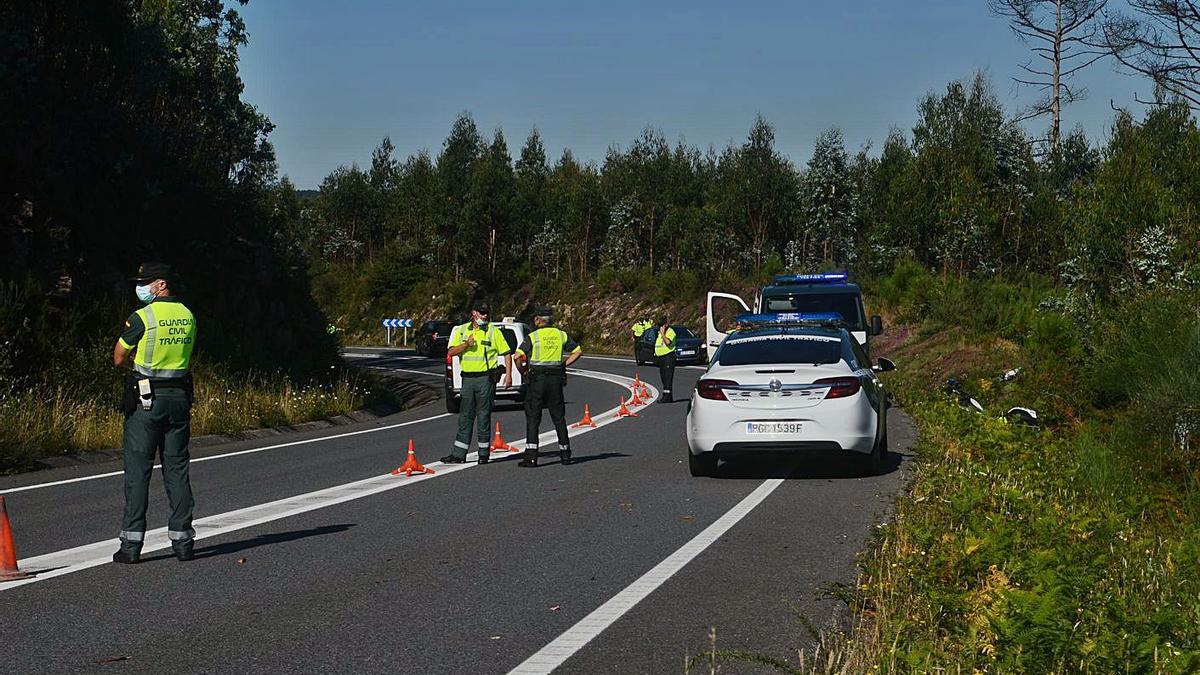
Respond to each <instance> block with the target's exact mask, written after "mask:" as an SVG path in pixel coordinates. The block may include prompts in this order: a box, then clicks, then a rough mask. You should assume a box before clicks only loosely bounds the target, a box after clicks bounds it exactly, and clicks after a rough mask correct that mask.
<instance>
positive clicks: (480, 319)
mask: <svg viewBox="0 0 1200 675" xmlns="http://www.w3.org/2000/svg"><path fill="white" fill-rule="evenodd" d="M486 323H487V319H485V318H483V317H482V316H479V317H475V325H476V326H479V327H480V328H483V326H484V324H486Z"/></svg>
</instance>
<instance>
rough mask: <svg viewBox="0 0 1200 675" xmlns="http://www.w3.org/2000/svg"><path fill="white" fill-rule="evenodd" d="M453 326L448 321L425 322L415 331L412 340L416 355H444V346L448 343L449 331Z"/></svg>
mask: <svg viewBox="0 0 1200 675" xmlns="http://www.w3.org/2000/svg"><path fill="white" fill-rule="evenodd" d="M452 330H454V324H452V323H450V322H449V321H426V322H425V323H423V324H421V328H420V330H418V331H417V337H416V338H415V339H414V340H413V344H414V346H415V347H416V350H417V354H419V355H421V356H441V355H443V354H445V353H446V345H447V344H449V342H450V331H452Z"/></svg>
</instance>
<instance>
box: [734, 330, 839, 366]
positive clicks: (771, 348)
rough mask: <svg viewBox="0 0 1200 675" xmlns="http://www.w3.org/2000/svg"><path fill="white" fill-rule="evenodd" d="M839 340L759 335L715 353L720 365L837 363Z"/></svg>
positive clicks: (805, 336) (801, 336)
mask: <svg viewBox="0 0 1200 675" xmlns="http://www.w3.org/2000/svg"><path fill="white" fill-rule="evenodd" d="M841 360H842V341H841V340H839V339H837V338H828V337H822V336H815V335H811V336H810V335H763V336H759V337H751V338H743V339H741V340H734V341H729V342H726V343H725V344H723V345H721V350H720V352H719V353H718V354H717V363H719V364H721V365H722V366H751V365H765V364H773V363H810V364H817V363H837V362H838V361H841Z"/></svg>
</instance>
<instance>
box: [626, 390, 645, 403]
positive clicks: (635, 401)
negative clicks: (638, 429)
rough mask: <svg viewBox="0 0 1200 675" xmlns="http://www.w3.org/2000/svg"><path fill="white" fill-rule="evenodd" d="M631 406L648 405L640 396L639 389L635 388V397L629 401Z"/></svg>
mask: <svg viewBox="0 0 1200 675" xmlns="http://www.w3.org/2000/svg"><path fill="white" fill-rule="evenodd" d="M629 405H632V406H639V405H646V402H645V401H643V400H642V399H641V397H640V396H638V390H637V387H634V388H633V396H632V397H631V398H630V399H629Z"/></svg>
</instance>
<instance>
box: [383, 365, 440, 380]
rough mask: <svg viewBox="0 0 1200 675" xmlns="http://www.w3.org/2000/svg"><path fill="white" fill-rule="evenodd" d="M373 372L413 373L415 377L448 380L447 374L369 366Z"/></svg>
mask: <svg viewBox="0 0 1200 675" xmlns="http://www.w3.org/2000/svg"><path fill="white" fill-rule="evenodd" d="M367 367H368V368H370V369H371V370H388V371H394V372H397V373H412V374H413V375H424V376H426V377H436V378H438V379H439V380H444V379H446V374H445V373H431V372H429V371H428V370H409V369H407V368H392V367H391V366H367Z"/></svg>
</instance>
